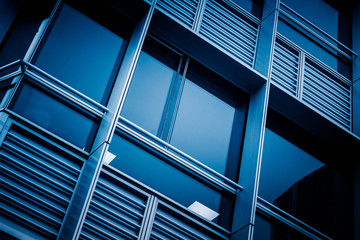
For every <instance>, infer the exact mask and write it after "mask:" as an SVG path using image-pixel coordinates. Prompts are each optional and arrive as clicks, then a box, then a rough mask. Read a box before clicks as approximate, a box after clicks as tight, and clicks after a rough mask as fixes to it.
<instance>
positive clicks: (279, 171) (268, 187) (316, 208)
mask: <svg viewBox="0 0 360 240" xmlns="http://www.w3.org/2000/svg"><path fill="white" fill-rule="evenodd" d="M259 196H260V197H262V198H264V199H265V200H267V201H269V202H271V203H273V204H274V205H275V206H278V207H279V208H281V209H282V210H284V211H286V212H288V213H290V214H292V215H294V216H295V217H297V218H299V219H300V220H302V221H304V222H305V223H307V224H309V225H310V226H312V227H314V228H315V229H317V230H319V231H321V232H323V233H324V234H326V235H328V236H330V237H333V236H336V235H337V234H343V233H342V232H344V230H345V229H346V231H347V232H348V231H349V228H348V227H349V226H346V224H343V222H344V221H348V219H349V218H350V217H351V212H349V208H351V207H350V205H349V204H348V203H350V202H351V184H350V178H349V177H348V176H347V175H346V174H345V173H342V172H339V171H337V170H335V169H333V168H331V167H330V166H328V165H325V164H324V163H323V162H321V161H319V160H318V159H316V158H315V157H313V156H312V155H310V154H308V153H307V152H305V151H303V150H302V149H300V148H299V147H297V146H295V145H294V144H292V143H290V142H289V141H287V140H286V139H284V138H283V137H281V136H279V135H277V134H275V133H274V132H272V131H271V130H269V129H267V130H266V132H265V143H264V149H263V159H262V164H261V173H260V186H259ZM345 202H346V203H347V204H346V205H344V203H345ZM340 219H342V220H340ZM344 219H347V220H344ZM343 227H344V228H343Z"/></svg>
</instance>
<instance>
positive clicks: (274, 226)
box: [253, 216, 310, 240]
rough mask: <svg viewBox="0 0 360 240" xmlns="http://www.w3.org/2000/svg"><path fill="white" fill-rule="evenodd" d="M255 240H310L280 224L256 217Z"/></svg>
mask: <svg viewBox="0 0 360 240" xmlns="http://www.w3.org/2000/svg"><path fill="white" fill-rule="evenodd" d="M253 239H254V240H307V239H310V238H308V237H306V236H304V235H302V234H300V233H299V232H297V231H295V230H292V229H290V228H288V227H286V226H284V225H281V224H280V223H275V222H269V221H267V220H266V219H264V218H262V217H260V216H256V219H255V228H254V238H253Z"/></svg>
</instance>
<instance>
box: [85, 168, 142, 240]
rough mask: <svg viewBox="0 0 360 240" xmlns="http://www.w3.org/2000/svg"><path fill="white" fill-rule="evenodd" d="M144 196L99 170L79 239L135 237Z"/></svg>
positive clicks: (140, 218)
mask: <svg viewBox="0 0 360 240" xmlns="http://www.w3.org/2000/svg"><path fill="white" fill-rule="evenodd" d="M146 200H147V197H146V196H145V195H143V196H142V195H141V194H140V193H136V192H135V191H134V190H132V189H130V188H129V189H127V188H126V186H125V185H123V184H122V183H121V179H119V178H118V177H116V176H115V175H113V174H111V173H109V172H107V171H104V170H103V171H102V173H101V175H100V178H99V180H98V182H97V185H96V189H95V192H94V195H93V197H92V200H91V203H90V207H89V210H88V212H87V216H86V219H85V222H84V225H83V228H82V231H81V235H80V239H100V238H101V239H138V235H139V232H140V228H141V223H142V221H143V217H144V211H145V208H146Z"/></svg>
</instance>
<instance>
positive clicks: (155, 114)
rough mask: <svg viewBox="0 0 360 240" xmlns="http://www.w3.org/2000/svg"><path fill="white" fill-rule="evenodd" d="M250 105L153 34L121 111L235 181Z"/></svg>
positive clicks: (230, 85)
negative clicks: (153, 36)
mask: <svg viewBox="0 0 360 240" xmlns="http://www.w3.org/2000/svg"><path fill="white" fill-rule="evenodd" d="M246 108H247V100H246V96H245V95H244V93H243V92H241V91H240V90H239V89H237V88H236V87H235V86H233V85H232V84H230V83H229V82H228V81H226V80H225V79H223V78H222V77H220V76H218V75H217V74H215V73H214V72H212V71H210V70H209V69H207V68H206V67H204V66H202V65H201V64H199V63H197V62H196V61H195V60H193V59H190V58H189V57H187V56H184V55H181V54H179V53H178V52H175V51H173V50H172V49H170V48H168V47H166V46H165V45H163V44H160V43H159V42H158V41H157V40H156V39H154V38H152V37H149V38H147V40H146V41H145V44H144V47H143V51H142V52H141V54H140V57H139V61H138V64H137V67H136V69H135V72H134V75H133V78H132V81H131V83H130V87H129V90H128V93H127V96H126V99H125V102H124V106H123V109H122V112H121V116H122V117H124V118H126V119H128V120H129V121H131V122H133V123H135V124H137V125H138V126H140V127H141V128H143V129H145V130H146V131H148V132H150V133H152V134H154V135H156V136H157V137H159V138H161V139H162V140H164V141H166V142H168V143H170V144H171V145H173V146H175V147H176V148H178V149H179V150H180V151H182V152H185V153H186V154H188V155H190V156H192V157H194V158H195V159H197V160H198V161H200V162H202V163H204V164H205V165H207V166H209V167H210V168H212V169H214V170H215V171H217V172H219V173H220V174H223V175H225V176H227V177H228V178H230V179H232V180H236V178H237V174H238V168H239V158H240V150H241V142H242V134H243V129H244V124H245V115H246Z"/></svg>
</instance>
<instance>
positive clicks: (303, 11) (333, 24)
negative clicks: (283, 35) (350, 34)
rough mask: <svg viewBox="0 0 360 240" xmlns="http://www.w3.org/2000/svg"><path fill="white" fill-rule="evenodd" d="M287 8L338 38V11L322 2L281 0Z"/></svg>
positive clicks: (314, 0)
mask: <svg viewBox="0 0 360 240" xmlns="http://www.w3.org/2000/svg"><path fill="white" fill-rule="evenodd" d="M282 2H284V3H285V4H286V5H287V6H289V7H290V8H291V9H293V10H295V11H296V12H297V13H299V14H300V15H302V16H303V17H305V18H306V19H307V20H309V21H310V22H312V23H313V24H315V25H316V26H317V27H319V28H320V29H322V30H323V31H325V32H327V33H328V34H329V35H331V36H332V37H333V38H335V39H337V38H338V23H339V15H338V11H337V10H336V9H334V8H333V7H332V6H330V5H329V4H327V3H326V2H325V1H323V0H302V1H299V0H282Z"/></svg>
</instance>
